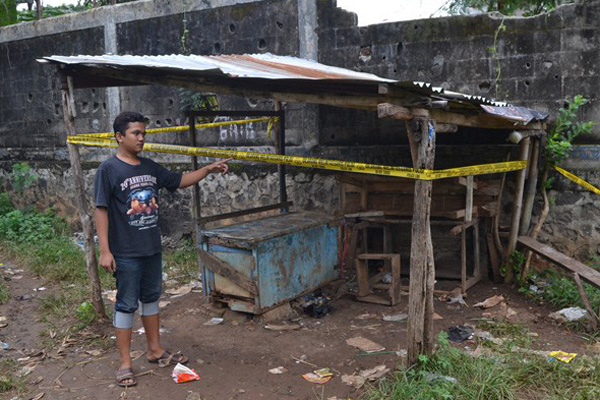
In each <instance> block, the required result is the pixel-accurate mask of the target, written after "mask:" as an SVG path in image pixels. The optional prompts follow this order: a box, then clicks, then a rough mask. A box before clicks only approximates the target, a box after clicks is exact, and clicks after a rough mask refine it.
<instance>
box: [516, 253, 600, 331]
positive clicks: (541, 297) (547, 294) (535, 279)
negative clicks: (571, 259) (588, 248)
mask: <svg viewBox="0 0 600 400" xmlns="http://www.w3.org/2000/svg"><path fill="white" fill-rule="evenodd" d="M589 266H590V267H591V268H593V269H595V270H597V271H600V258H595V259H594V260H592V261H591V262H590V264H589ZM528 281H529V283H527V284H526V285H524V286H522V287H521V288H520V289H519V292H520V293H522V294H524V295H526V296H528V297H531V298H533V299H535V300H537V301H539V302H548V303H550V304H552V305H553V306H555V307H557V308H565V307H576V306H577V307H581V308H584V305H583V302H582V301H581V296H580V295H579V290H578V288H577V285H576V284H575V282H574V281H573V279H572V278H569V277H566V276H564V275H563V274H561V273H559V272H557V271H555V270H553V269H548V270H545V271H542V272H541V273H538V274H531V276H530V277H529V279H528ZM533 285H535V286H536V287H537V290H535V291H533V290H532V289H531V286H533ZM583 287H584V289H585V291H586V293H587V295H588V298H589V300H590V304H591V306H592V309H593V310H595V311H596V312H597V313H600V289H598V288H596V287H594V286H592V285H589V284H587V283H585V282H584V283H583ZM569 326H570V327H571V328H574V329H577V330H582V329H584V328H585V326H584V325H582V324H581V323H580V322H577V323H572V324H570V325H569ZM598 335H600V332H595V333H593V334H592V335H591V337H592V338H594V337H598Z"/></svg>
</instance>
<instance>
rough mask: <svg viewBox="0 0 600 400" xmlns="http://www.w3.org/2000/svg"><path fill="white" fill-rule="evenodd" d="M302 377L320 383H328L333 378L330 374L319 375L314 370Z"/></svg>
mask: <svg viewBox="0 0 600 400" xmlns="http://www.w3.org/2000/svg"><path fill="white" fill-rule="evenodd" d="M302 377H303V378H304V379H306V380H307V381H309V382H310V383H317V384H319V385H324V384H326V383H327V382H329V381H330V380H331V378H332V376H331V375H329V376H319V375H317V374H315V373H314V372H309V373H307V374H304V375H302Z"/></svg>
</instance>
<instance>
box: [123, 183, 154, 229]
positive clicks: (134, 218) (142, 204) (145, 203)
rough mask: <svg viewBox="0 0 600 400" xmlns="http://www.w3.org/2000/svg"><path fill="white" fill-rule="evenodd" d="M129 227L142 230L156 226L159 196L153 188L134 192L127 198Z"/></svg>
mask: <svg viewBox="0 0 600 400" xmlns="http://www.w3.org/2000/svg"><path fill="white" fill-rule="evenodd" d="M127 215H128V216H129V225H131V226H137V227H138V228H140V229H148V228H152V227H154V226H156V222H157V221H158V196H157V194H156V192H155V191H154V188H153V187H149V188H144V189H138V190H134V191H132V192H131V193H129V196H128V197H127Z"/></svg>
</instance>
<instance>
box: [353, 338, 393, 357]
mask: <svg viewBox="0 0 600 400" xmlns="http://www.w3.org/2000/svg"><path fill="white" fill-rule="evenodd" d="M346 343H347V344H349V345H350V346H353V347H356V348H358V349H360V350H362V351H364V352H367V353H373V352H375V351H382V350H385V347H383V346H382V345H380V344H378V343H375V342H374V341H372V340H369V339H366V338H364V337H362V336H356V337H353V338H350V339H348V340H346Z"/></svg>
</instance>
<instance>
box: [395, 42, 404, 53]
mask: <svg viewBox="0 0 600 400" xmlns="http://www.w3.org/2000/svg"><path fill="white" fill-rule="evenodd" d="M402 49H404V44H403V43H402V42H399V43H398V46H396V50H397V51H398V53H400V52H402Z"/></svg>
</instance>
